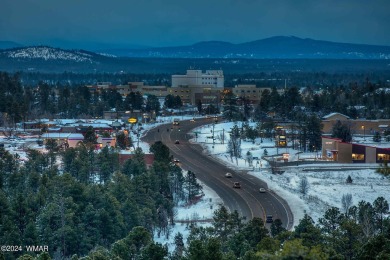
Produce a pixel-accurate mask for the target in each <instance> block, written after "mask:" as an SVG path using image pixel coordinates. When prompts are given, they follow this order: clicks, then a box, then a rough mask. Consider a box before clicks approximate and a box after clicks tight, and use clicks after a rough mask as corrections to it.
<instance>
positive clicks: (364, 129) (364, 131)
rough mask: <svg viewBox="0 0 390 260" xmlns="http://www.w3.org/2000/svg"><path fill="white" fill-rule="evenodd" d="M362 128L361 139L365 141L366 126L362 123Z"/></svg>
mask: <svg viewBox="0 0 390 260" xmlns="http://www.w3.org/2000/svg"><path fill="white" fill-rule="evenodd" d="M362 129H363V140H364V141H365V140H366V128H365V127H364V125H362Z"/></svg>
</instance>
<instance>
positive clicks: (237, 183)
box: [233, 182, 241, 189]
mask: <svg viewBox="0 0 390 260" xmlns="http://www.w3.org/2000/svg"><path fill="white" fill-rule="evenodd" d="M233 188H235V189H241V184H240V183H239V182H234V183H233Z"/></svg>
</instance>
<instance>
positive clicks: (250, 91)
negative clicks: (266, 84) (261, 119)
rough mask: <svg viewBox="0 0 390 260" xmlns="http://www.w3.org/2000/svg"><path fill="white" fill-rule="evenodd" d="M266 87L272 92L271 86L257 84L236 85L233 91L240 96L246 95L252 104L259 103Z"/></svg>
mask: <svg viewBox="0 0 390 260" xmlns="http://www.w3.org/2000/svg"><path fill="white" fill-rule="evenodd" d="M266 89H267V90H268V91H270V92H271V88H257V87H256V85H236V86H235V87H234V88H233V89H232V92H233V94H234V95H235V96H236V97H238V98H242V97H245V98H247V99H248V100H249V101H250V102H251V103H252V104H258V103H259V102H260V100H261V95H262V93H263V91H264V90H266Z"/></svg>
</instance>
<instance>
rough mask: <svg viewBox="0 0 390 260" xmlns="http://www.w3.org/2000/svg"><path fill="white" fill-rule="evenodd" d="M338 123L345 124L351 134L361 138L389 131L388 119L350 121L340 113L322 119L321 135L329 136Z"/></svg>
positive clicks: (389, 121)
mask: <svg viewBox="0 0 390 260" xmlns="http://www.w3.org/2000/svg"><path fill="white" fill-rule="evenodd" d="M337 121H340V122H341V123H343V124H347V125H348V126H349V127H350V129H351V133H352V134H358V135H361V136H366V135H374V134H375V133H376V132H379V133H382V132H383V131H385V130H389V129H390V119H377V120H366V119H351V118H350V117H348V116H346V115H343V114H341V113H331V114H329V115H326V116H324V117H323V118H322V124H323V126H324V127H323V129H322V131H323V133H324V134H331V133H332V128H333V126H334V125H335V124H336V123H337Z"/></svg>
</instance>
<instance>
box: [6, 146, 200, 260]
mask: <svg viewBox="0 0 390 260" xmlns="http://www.w3.org/2000/svg"><path fill="white" fill-rule="evenodd" d="M150 149H151V151H153V152H155V161H154V163H153V165H151V167H150V168H148V167H147V165H146V164H145V162H144V154H143V151H142V150H141V149H140V148H138V149H137V150H136V152H135V154H134V156H133V157H132V158H131V159H129V160H127V161H126V162H125V163H124V164H123V165H120V164H119V160H118V159H119V158H118V154H117V152H116V151H115V149H111V148H108V147H105V148H103V149H102V151H101V152H100V153H96V152H95V151H94V149H93V145H92V144H88V143H85V144H80V145H79V146H78V147H76V148H68V149H66V150H65V151H63V152H60V151H57V150H55V148H54V146H53V148H52V149H49V151H48V153H40V152H38V151H35V150H29V151H28V153H27V160H26V161H25V162H24V163H21V161H20V160H19V159H20V158H19V157H18V156H14V155H12V154H10V153H9V152H7V151H6V150H4V149H3V148H0V154H1V157H0V211H1V214H0V244H1V245H20V246H22V247H24V246H29V245H46V246H48V248H49V252H48V254H49V255H50V256H51V257H53V258H55V259H64V258H70V257H72V256H74V257H76V256H79V257H82V256H85V255H88V254H90V252H92V251H93V250H94V249H96V248H98V247H104V248H111V246H112V245H113V244H115V245H117V247H120V245H121V242H120V241H122V242H123V243H125V241H128V240H129V239H128V236H131V234H133V233H138V231H139V232H141V231H142V233H145V234H146V233H147V234H148V236H149V238H152V237H153V235H152V234H154V233H157V234H158V235H160V236H168V237H169V236H170V235H171V225H172V224H173V223H174V220H175V211H174V207H175V206H176V205H178V204H179V203H183V202H184V203H190V202H191V201H192V200H193V199H194V198H195V197H196V196H199V195H200V194H201V193H202V189H201V186H200V185H199V184H198V183H197V179H196V175H195V174H194V173H192V172H189V173H187V174H184V173H183V172H182V170H181V169H180V168H179V167H178V166H177V165H175V164H173V163H172V156H171V155H170V154H169V149H168V148H167V147H166V146H165V145H164V144H163V143H161V142H156V143H155V144H153V145H152V146H151V148H150ZM59 162H61V163H59ZM140 230H141V231H140ZM134 236H135V237H137V235H134ZM145 241H146V240H145ZM126 243H127V242H126ZM132 243H134V244H132V245H131V246H130V245H129V248H128V249H129V250H133V249H134V248H133V247H135V248H137V244H138V243H142V241H139V240H138V238H135V240H134V241H133V242H132ZM150 243H152V240H151V239H149V240H148V244H150ZM122 246H123V245H122ZM150 246H151V247H153V248H156V247H157V248H159V250H162V251H165V250H166V249H165V248H164V247H163V246H161V245H157V244H155V243H153V245H150ZM142 249H144V248H142ZM118 250H119V249H118ZM134 250H135V251H137V250H138V251H139V250H141V248H138V249H134ZM119 251H121V250H119ZM22 253H23V252H1V253H0V259H2V257H3V258H5V259H16V258H18V257H20V256H21V254H22ZM30 253H31V255H32V256H34V255H35V253H33V252H30ZM138 253H140V252H136V253H135V254H136V255H138ZM142 253H143V252H142ZM23 259H24V258H23Z"/></svg>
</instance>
